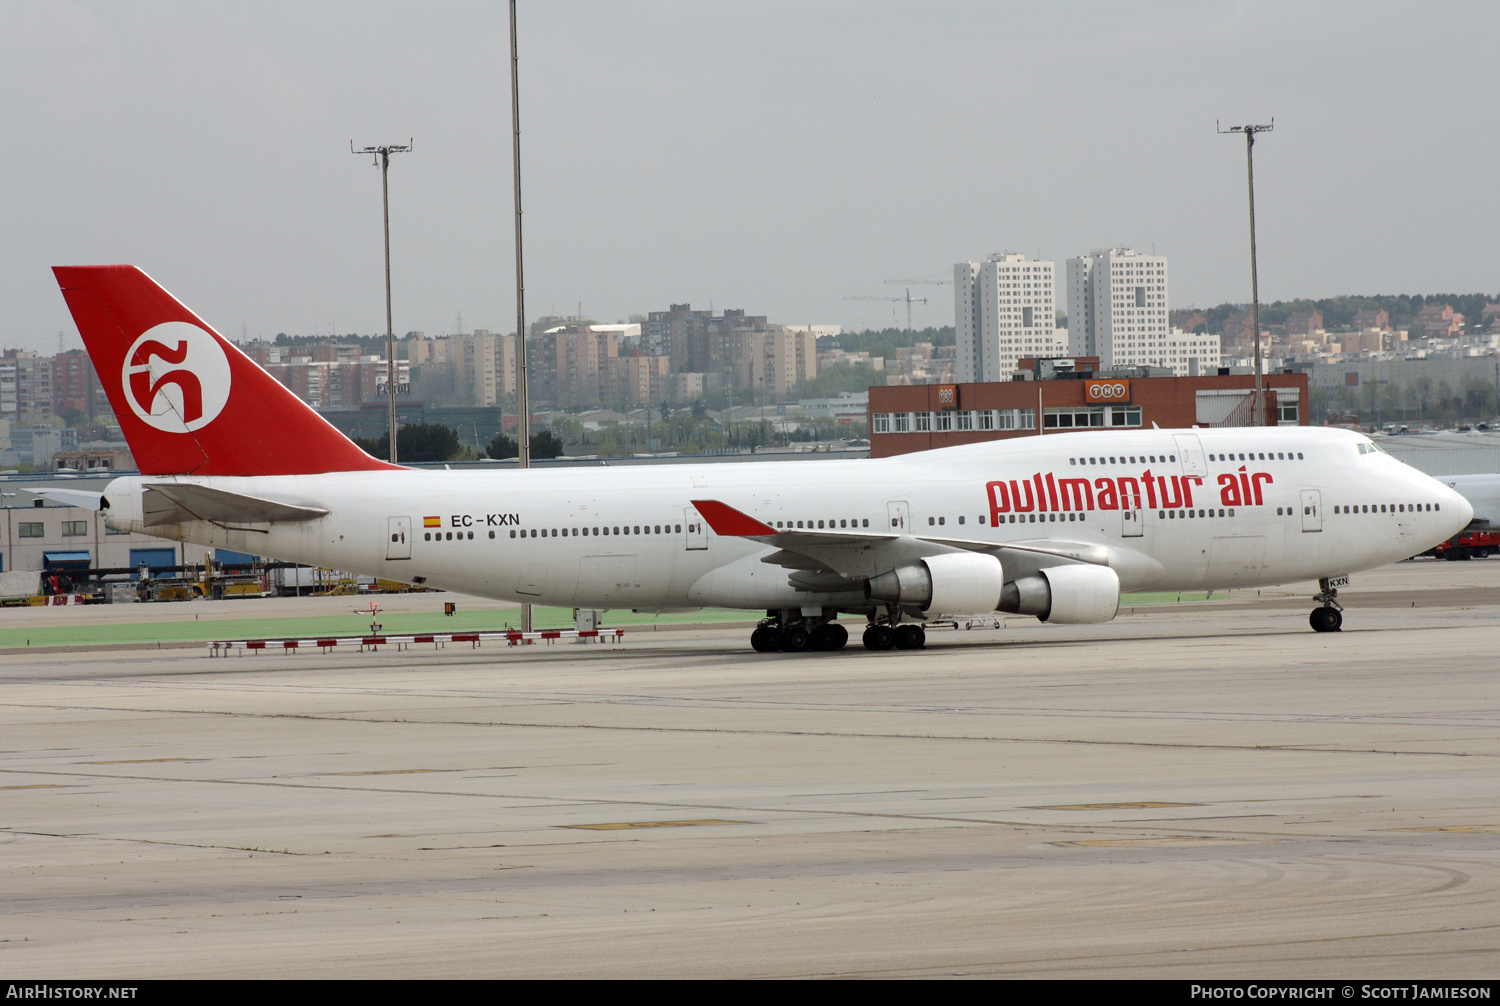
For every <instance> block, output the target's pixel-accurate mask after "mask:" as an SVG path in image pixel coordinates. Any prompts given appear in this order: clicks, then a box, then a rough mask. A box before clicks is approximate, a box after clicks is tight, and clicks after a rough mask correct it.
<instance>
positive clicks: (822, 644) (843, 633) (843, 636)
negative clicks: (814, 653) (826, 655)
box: [812, 622, 849, 650]
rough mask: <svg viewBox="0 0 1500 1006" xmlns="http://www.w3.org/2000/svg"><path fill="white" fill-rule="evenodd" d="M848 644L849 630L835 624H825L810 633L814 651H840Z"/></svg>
mask: <svg viewBox="0 0 1500 1006" xmlns="http://www.w3.org/2000/svg"><path fill="white" fill-rule="evenodd" d="M848 642H849V630H848V629H846V628H844V627H843V626H842V625H839V624H838V623H837V622H827V623H824V624H823V625H820V626H818V627H817V628H816V629H814V630H813V631H812V647H813V649H815V650H841V649H843V648H844V645H845V644H846V643H848Z"/></svg>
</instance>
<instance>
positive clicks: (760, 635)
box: [750, 625, 781, 653]
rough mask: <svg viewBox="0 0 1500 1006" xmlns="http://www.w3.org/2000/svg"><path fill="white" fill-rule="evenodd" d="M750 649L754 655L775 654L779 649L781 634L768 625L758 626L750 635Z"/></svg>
mask: <svg viewBox="0 0 1500 1006" xmlns="http://www.w3.org/2000/svg"><path fill="white" fill-rule="evenodd" d="M750 647H751V648H752V649H753V650H755V652H756V653H775V652H776V651H777V650H779V649H781V633H779V632H777V631H776V630H775V629H774V628H772V627H771V626H769V625H762V626H759V627H758V628H757V629H756V630H755V631H754V632H752V633H750Z"/></svg>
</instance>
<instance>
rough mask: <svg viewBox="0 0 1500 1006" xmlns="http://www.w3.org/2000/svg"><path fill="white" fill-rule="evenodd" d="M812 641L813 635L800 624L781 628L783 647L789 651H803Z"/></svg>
mask: <svg viewBox="0 0 1500 1006" xmlns="http://www.w3.org/2000/svg"><path fill="white" fill-rule="evenodd" d="M811 642H812V637H810V636H809V635H808V634H807V630H806V629H804V628H803V627H802V626H800V625H792V626H788V627H787V628H785V629H782V630H781V648H782V649H783V650H785V651H786V652H787V653H802V652H803V651H805V650H806V649H807V647H808V646H809V644H811Z"/></svg>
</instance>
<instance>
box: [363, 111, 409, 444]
mask: <svg viewBox="0 0 1500 1006" xmlns="http://www.w3.org/2000/svg"><path fill="white" fill-rule="evenodd" d="M414 139H415V138H414V137H409V138H408V139H407V141H406V144H405V145H404V146H397V145H395V144H391V143H387V144H384V145H383V146H379V147H365V148H363V149H362V150H355V149H354V139H353V138H352V137H351V138H350V140H349V153H351V154H370V155H371V156H373V157H374V158H375V161H374V164H375V166H376V167H378V168H380V201H381V205H382V206H383V208H384V211H385V395H386V399H387V401H388V402H389V403H390V424H389V426H390V429H389V434H390V438H391V449H390V458H391V464H395V463H396V333H395V329H394V327H393V326H392V324H391V190H390V185H389V181H388V177H389V175H390V170H391V155H392V154H405V153H409V152H410V151H411V148H412V146H413V140H414Z"/></svg>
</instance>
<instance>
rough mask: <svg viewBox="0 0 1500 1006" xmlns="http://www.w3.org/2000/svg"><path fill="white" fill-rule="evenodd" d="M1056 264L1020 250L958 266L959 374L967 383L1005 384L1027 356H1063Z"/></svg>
mask: <svg viewBox="0 0 1500 1006" xmlns="http://www.w3.org/2000/svg"><path fill="white" fill-rule="evenodd" d="M1055 272H1056V270H1055V267H1054V265H1053V263H1052V262H1043V261H1038V260H1036V259H1028V258H1027V257H1026V256H1025V255H1021V254H1018V253H1016V252H1002V253H999V254H995V255H991V256H990V257H989V258H987V259H985V260H984V261H983V262H959V263H957V264H956V265H955V266H954V267H953V321H954V328H955V330H956V335H957V338H956V342H957V361H956V363H957V376H958V380H959V381H962V382H976V381H1004V380H1008V379H1009V378H1010V375H1011V372H1012V371H1013V370H1015V367H1016V361H1017V360H1019V359H1020V358H1022V357H1037V356H1060V355H1062V354H1063V353H1064V352H1065V351H1066V348H1067V347H1066V345H1065V344H1064V342H1063V339H1062V338H1061V336H1059V334H1058V330H1057V295H1056V292H1055V290H1054V285H1055V284H1054V280H1055Z"/></svg>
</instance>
